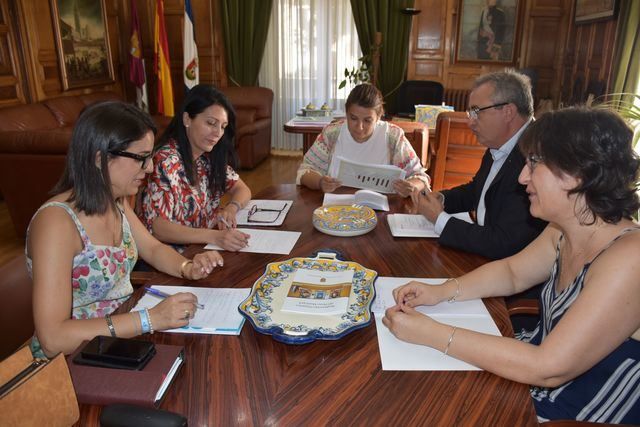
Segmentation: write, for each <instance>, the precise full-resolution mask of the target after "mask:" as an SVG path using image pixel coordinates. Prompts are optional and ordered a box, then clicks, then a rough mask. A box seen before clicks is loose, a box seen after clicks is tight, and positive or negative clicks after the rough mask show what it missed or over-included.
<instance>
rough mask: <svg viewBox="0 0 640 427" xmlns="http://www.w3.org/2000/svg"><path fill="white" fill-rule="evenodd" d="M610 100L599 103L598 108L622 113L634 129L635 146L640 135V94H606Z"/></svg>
mask: <svg viewBox="0 0 640 427" xmlns="http://www.w3.org/2000/svg"><path fill="white" fill-rule="evenodd" d="M606 97H607V99H609V100H608V101H605V102H603V103H601V104H598V105H597V108H607V109H610V110H613V111H615V112H617V113H618V114H620V115H621V116H622V117H623V118H624V119H625V120H626V121H627V123H629V125H630V126H631V128H632V129H633V130H634V136H633V146H634V147H636V146H637V145H638V139H639V137H640V94H637V93H612V94H610V95H606Z"/></svg>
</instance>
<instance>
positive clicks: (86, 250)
mask: <svg viewBox="0 0 640 427" xmlns="http://www.w3.org/2000/svg"><path fill="white" fill-rule="evenodd" d="M50 206H55V207H59V208H63V209H64V210H65V211H67V213H68V214H69V216H71V219H73V222H74V223H75V225H76V228H77V229H78V233H79V234H80V238H81V239H82V243H83V246H84V247H83V248H82V251H81V252H80V253H79V254H77V255H76V256H74V257H73V270H72V276H71V291H72V296H73V299H72V310H71V318H72V319H90V318H94V317H104V316H106V315H107V314H111V313H113V312H114V311H115V310H116V309H117V308H118V307H120V305H122V303H123V302H125V301H126V300H127V299H128V298H129V296H131V294H132V293H133V287H132V286H131V280H130V277H129V275H130V274H131V271H132V270H133V266H134V265H135V264H136V261H137V259H138V249H137V247H136V243H135V241H134V240H133V236H132V235H131V229H130V227H129V222H128V221H127V217H126V216H125V215H124V213H122V242H121V243H120V246H105V245H94V244H93V243H91V240H90V239H89V236H88V235H87V232H86V230H85V229H84V227H83V226H82V223H80V220H79V219H78V216H77V215H76V213H75V212H74V211H73V209H72V208H71V207H70V206H69V205H67V204H66V203H61V202H50V203H46V204H44V205H42V206H41V207H40V209H38V211H37V212H36V213H35V214H34V218H35V216H36V215H38V213H39V212H40V211H41V210H42V209H44V208H47V207H50ZM32 221H33V220H32ZM28 233H29V230H28V229H27V235H28ZM28 241H29V239H28V237H27V242H28ZM25 252H26V248H25ZM32 268H33V261H32V260H31V258H30V257H29V256H28V255H27V269H28V271H29V274H30V275H31V274H32ZM31 351H32V352H33V354H34V355H36V356H39V357H45V356H44V353H43V352H42V350H41V348H40V343H39V342H38V339H37V337H35V336H34V337H33V340H32V342H31Z"/></svg>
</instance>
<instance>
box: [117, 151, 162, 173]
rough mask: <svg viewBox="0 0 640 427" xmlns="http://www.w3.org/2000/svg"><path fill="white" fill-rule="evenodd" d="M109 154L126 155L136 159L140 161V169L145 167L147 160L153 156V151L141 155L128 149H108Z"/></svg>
mask: <svg viewBox="0 0 640 427" xmlns="http://www.w3.org/2000/svg"><path fill="white" fill-rule="evenodd" d="M109 154H111V155H113V156H119V157H128V158H130V159H134V160H137V161H139V162H140V163H142V164H141V165H140V167H141V168H142V169H146V168H147V165H149V160H151V158H152V157H153V153H149V154H145V155H142V154H136V153H130V152H128V151H123V150H111V151H109Z"/></svg>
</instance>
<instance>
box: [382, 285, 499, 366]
mask: <svg viewBox="0 0 640 427" xmlns="http://www.w3.org/2000/svg"><path fill="white" fill-rule="evenodd" d="M411 280H417V281H419V282H423V283H427V284H430V285H434V286H437V285H440V284H442V283H444V282H445V281H446V279H424V278H408V277H378V280H376V284H375V287H376V300H375V301H374V304H373V306H372V311H373V313H374V314H375V318H376V329H377V333H378V347H379V349H380V359H381V360H382V370H383V371H476V370H479V368H477V367H475V366H473V365H470V364H468V363H466V362H463V361H461V360H458V359H455V358H453V357H450V356H445V355H444V354H442V352H441V351H439V350H436V349H434V348H431V347H427V346H424V345H417V344H411V343H408V342H405V341H402V340H399V339H398V338H396V337H395V336H394V335H393V334H392V333H391V332H390V331H389V329H388V328H387V327H386V326H385V325H384V324H383V323H382V318H383V317H384V311H385V310H386V309H387V308H389V307H393V306H394V305H395V304H396V303H395V300H394V299H393V293H392V292H393V290H394V289H395V288H397V287H399V286H401V285H404V284H405V283H407V282H409V281H411ZM416 310H417V311H419V312H421V313H424V314H426V315H428V316H430V317H432V318H433V319H434V320H437V321H438V322H441V323H446V324H449V325H452V326H457V327H459V328H465V329H470V330H473V331H477V332H482V333H485V334H490V335H496V336H500V331H499V330H498V327H497V326H496V324H495V322H494V321H493V319H492V318H491V315H490V314H489V311H488V310H487V308H486V307H485V305H484V303H483V302H482V300H480V299H475V300H470V301H460V302H453V303H449V302H447V301H443V302H441V303H440V304H437V305H434V306H420V307H417V308H416Z"/></svg>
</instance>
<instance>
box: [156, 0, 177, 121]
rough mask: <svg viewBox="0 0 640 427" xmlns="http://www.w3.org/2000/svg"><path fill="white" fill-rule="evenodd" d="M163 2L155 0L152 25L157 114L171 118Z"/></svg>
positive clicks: (169, 74)
mask: <svg viewBox="0 0 640 427" xmlns="http://www.w3.org/2000/svg"><path fill="white" fill-rule="evenodd" d="M162 2H163V0H156V18H155V25H154V32H153V34H154V39H155V43H154V48H153V51H154V53H155V64H154V65H155V72H156V74H157V75H158V113H160V114H163V115H165V116H173V88H172V87H171V72H170V70H169V63H170V59H169V45H168V44H167V32H166V30H165V26H164V4H163V3H162Z"/></svg>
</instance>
